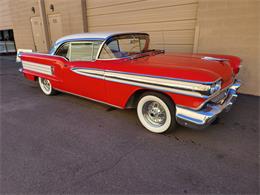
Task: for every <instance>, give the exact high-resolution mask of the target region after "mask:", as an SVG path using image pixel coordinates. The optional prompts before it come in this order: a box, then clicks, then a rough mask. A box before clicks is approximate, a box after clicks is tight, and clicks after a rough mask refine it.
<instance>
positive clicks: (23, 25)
mask: <svg viewBox="0 0 260 195" xmlns="http://www.w3.org/2000/svg"><path fill="white" fill-rule="evenodd" d="M7 4H9V7H10V9H11V16H12V21H13V30H14V39H15V44H16V48H17V49H19V48H23V49H33V50H35V46H34V41H33V34H32V26H31V21H30V19H31V17H34V16H39V4H38V1H37V0H16V1H15V3H14V1H8V3H7ZM32 7H34V8H35V13H33V12H32Z"/></svg>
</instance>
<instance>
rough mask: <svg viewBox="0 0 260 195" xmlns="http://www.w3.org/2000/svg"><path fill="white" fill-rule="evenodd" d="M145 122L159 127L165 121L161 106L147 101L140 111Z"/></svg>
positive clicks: (155, 102) (163, 110)
mask: <svg viewBox="0 0 260 195" xmlns="http://www.w3.org/2000/svg"><path fill="white" fill-rule="evenodd" d="M142 112H143V115H144V118H145V120H146V121H147V122H148V123H150V124H151V125H153V126H155V127H161V126H162V125H164V123H165V121H166V118H167V116H166V113H165V109H164V108H163V106H162V105H161V104H160V103H159V102H157V101H147V102H145V103H144V105H143V109H142Z"/></svg>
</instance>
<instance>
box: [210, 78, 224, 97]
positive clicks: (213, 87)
mask: <svg viewBox="0 0 260 195" xmlns="http://www.w3.org/2000/svg"><path fill="white" fill-rule="evenodd" d="M221 84H222V82H221V81H218V82H216V83H214V84H213V85H211V88H210V94H213V93H215V92H216V91H219V90H221Z"/></svg>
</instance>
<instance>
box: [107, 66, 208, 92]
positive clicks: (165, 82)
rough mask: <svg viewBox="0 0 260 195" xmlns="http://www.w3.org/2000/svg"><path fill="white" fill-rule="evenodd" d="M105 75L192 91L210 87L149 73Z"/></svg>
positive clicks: (205, 89)
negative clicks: (154, 75) (153, 75)
mask: <svg viewBox="0 0 260 195" xmlns="http://www.w3.org/2000/svg"><path fill="white" fill-rule="evenodd" d="M105 76H107V77H115V78H118V79H126V78H127V80H130V81H137V82H145V83H150V84H155V85H162V86H166V87H173V88H180V89H186V90H193V91H208V90H209V89H210V85H203V84H197V83H189V82H184V81H177V80H173V79H166V78H156V77H151V76H150V75H147V76H145V75H137V74H131V73H128V74H127V77H126V74H122V73H117V72H112V71H106V73H105Z"/></svg>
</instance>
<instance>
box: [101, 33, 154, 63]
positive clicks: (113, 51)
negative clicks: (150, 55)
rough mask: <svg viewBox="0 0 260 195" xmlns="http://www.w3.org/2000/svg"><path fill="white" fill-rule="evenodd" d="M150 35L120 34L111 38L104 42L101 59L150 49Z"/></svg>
mask: <svg viewBox="0 0 260 195" xmlns="http://www.w3.org/2000/svg"><path fill="white" fill-rule="evenodd" d="M148 46H149V36H148V35H147V34H129V35H119V36H115V37H112V38H110V39H109V40H107V41H106V43H105V44H104V46H103V48H102V50H101V53H100V55H99V58H100V59H113V58H123V57H129V56H133V55H136V54H140V53H144V52H146V51H148Z"/></svg>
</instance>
